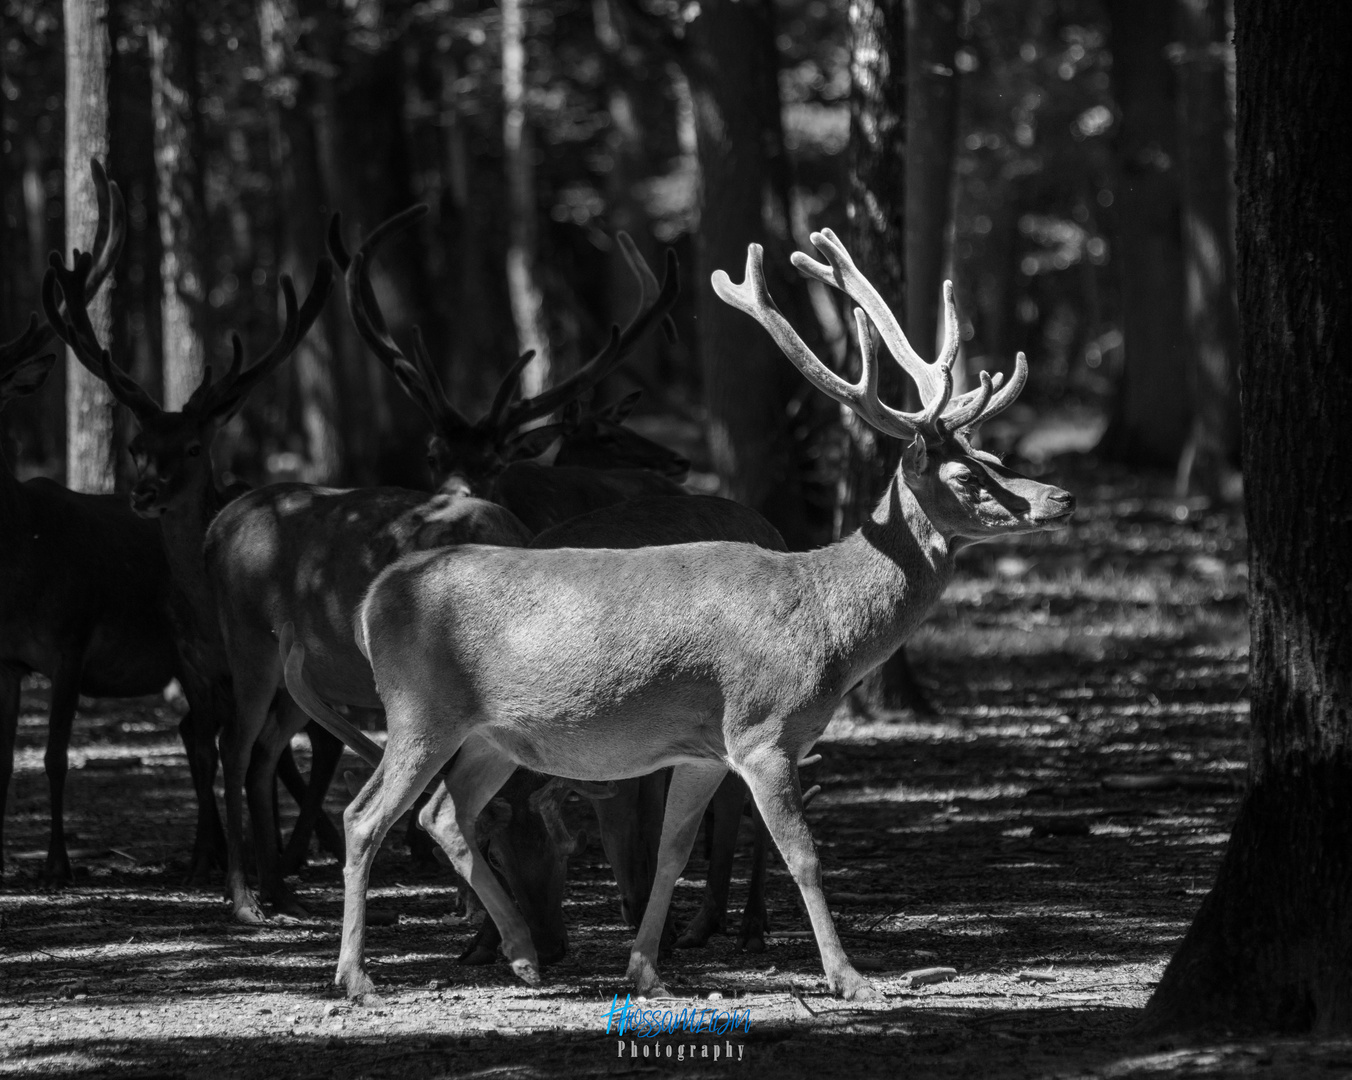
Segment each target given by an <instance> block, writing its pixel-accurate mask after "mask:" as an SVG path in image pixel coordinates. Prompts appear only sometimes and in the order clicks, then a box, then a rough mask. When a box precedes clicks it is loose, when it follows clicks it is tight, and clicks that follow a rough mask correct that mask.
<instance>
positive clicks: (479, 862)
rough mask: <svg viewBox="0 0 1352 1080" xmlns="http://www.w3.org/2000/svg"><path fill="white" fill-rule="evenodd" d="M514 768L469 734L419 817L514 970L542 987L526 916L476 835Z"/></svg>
mask: <svg viewBox="0 0 1352 1080" xmlns="http://www.w3.org/2000/svg"><path fill="white" fill-rule="evenodd" d="M515 771H516V763H515V762H513V761H511V760H510V759H509V758H505V757H503V756H502V753H501V751H499V750H498V749H497V748H495V747H493V746H490V745H488V744H487V743H484V742H482V741H480V740H477V739H474V738H471V739H469V740H468V741H467V742H466V743H465V744H464V745H463V746H462V747H460V751H459V753H458V754H457V755H456V758H455V761H454V763H453V764H452V765H451V769H450V772H449V773H447V775H446V777H445V779H444V780H442V782H441V783H440V784H439V785H437V788H436V790H434V791H433V792H432V797H431V798H430V799H429V800H428V801H427V805H426V806H424V807H423V808H422V811H421V812H420V813H419V815H418V820H419V821H420V822H421V823H422V826H423V828H424V829H426V830H427V832H428V834H429V835H430V836H431V837H432V839H434V840H435V841H436V842H437V843H438V844H440V845H441V849H442V850H443V851H444V852H446V855H447V857H448V858H449V859H450V860H451V865H452V866H454V867H455V870H456V873H458V874H459V875H460V876H461V877H463V878H464V879H465V880H466V881H468V882H469V886H470V888H471V889H473V890H474V893H475V895H476V896H478V897H479V899H480V900H481V901H482V902H483V905H484V907H485V908H487V909H488V913H489V915H491V916H492V917H493V923H494V925H495V926H496V927H497V928H498V933H499V934H501V935H502V948H503V952H505V953H506V954H507V960H508V962H510V963H511V965H512V970H513V971H514V972H516V974H517V976H518V977H519V978H520V979H522V980H523V981H524V982H526V983H527V984H528V985H530V986H538V985H539V983H540V965H539V959H538V957H537V955H536V951H535V943H534V942H533V941H531V936H530V930H529V928H527V926H526V920H525V919H524V918H523V917H522V915H521V910H520V909H519V908H518V907H517V906H516V902H515V901H514V900H513V899H512V898H511V896H509V895H508V893H507V890H506V889H504V888H503V887H502V883H501V882H500V881H498V878H497V875H496V874H494V873H493V869H492V867H490V866H489V865H488V861H487V860H486V859H485V858H484V857H483V854H482V853H481V852H480V851H479V845H478V842H477V839H476V836H475V821H476V819H477V818H478V816H479V812H480V811H481V810H483V808H484V807H485V806H487V805H488V800H489V799H491V798H492V797H493V796H494V795H495V794H497V791H498V789H499V788H500V787H502V785H503V784H505V783H506V782H507V778H508V777H510V776H511V775H512V773H513V772H515Z"/></svg>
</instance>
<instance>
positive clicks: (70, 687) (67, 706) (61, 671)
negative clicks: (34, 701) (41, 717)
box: [42, 649, 81, 888]
mask: <svg viewBox="0 0 1352 1080" xmlns="http://www.w3.org/2000/svg"><path fill="white" fill-rule="evenodd" d="M80 659H81V657H80V653H79V651H77V650H74V649H72V650H70V651H68V652H65V653H63V654H62V655H61V658H60V660H58V661H57V665H56V670H55V671H54V672H53V674H52V708H51V713H50V715H49V717H48V720H47V753H46V754H45V755H44V756H43V765H44V767H45V768H46V770H47V786H48V789H49V790H50V792H51V800H52V833H51V839H50V840H49V841H48V844H47V862H46V864H45V865H44V866H43V869H42V881H43V882H44V883H45V884H47V885H50V886H52V887H53V888H60V887H61V886H62V885H69V884H70V881H71V873H70V858H69V857H68V856H67V854H66V822H65V815H66V766H67V751H68V750H69V748H70V732H71V727H72V725H73V724H74V723H75V707H76V706H77V705H78V704H79V703H80Z"/></svg>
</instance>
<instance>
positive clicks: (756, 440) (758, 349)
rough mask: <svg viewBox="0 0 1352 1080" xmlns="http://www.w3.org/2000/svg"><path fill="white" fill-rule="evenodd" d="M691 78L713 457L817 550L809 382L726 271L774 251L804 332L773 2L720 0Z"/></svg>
mask: <svg viewBox="0 0 1352 1080" xmlns="http://www.w3.org/2000/svg"><path fill="white" fill-rule="evenodd" d="M689 42H690V53H689V55H688V56H686V58H685V61H686V76H687V78H688V79H689V80H690V89H691V95H692V97H693V99H694V110H695V130H696V141H697V147H698V150H697V152H698V156H699V166H700V219H699V232H698V235H697V237H696V272H695V274H694V275H693V276H694V280H695V287H696V289H697V290H698V292H697V295H696V298H695V307H696V311H697V313H698V318H699V350H700V361H701V365H702V368H703V373H704V400H705V403H706V405H707V407H708V411H709V432H708V439H709V449H710V452H711V455H712V457H713V462H714V467H715V469H716V470H717V472H718V476H719V480H720V483H721V485H722V493H723V494H724V495H726V496H728V497H729V498H733V499H736V500H738V501H739V502H743V503H746V504H747V505H748V506H751V507H753V508H755V509H756V510H759V511H760V512H761V513H762V514H764V515H765V516H766V517H767V518H768V519H769V520H770V521H771V522H773V523H774V525H775V527H776V528H778V529H779V531H780V533H781V534H783V536H784V539H785V541H786V542H787V543H788V545H789V547H790V548H803V547H807V546H809V545H810V544H811V542H812V537H811V533H810V530H809V525H808V522H807V515H806V510H805V506H804V502H803V489H802V483H801V481H800V478H799V475H798V472H797V470H796V467H795V463H794V447H793V443H792V433H791V431H790V429H789V423H788V418H787V414H786V406H787V404H788V401H789V399H790V397H791V396H792V395H793V394H794V393H795V392H796V391H797V390H799V389H800V388H801V378H800V377H799V376H798V374H797V372H796V371H795V370H794V369H793V367H792V366H791V365H790V364H789V362H788V361H787V360H785V359H784V357H783V356H782V355H781V354H780V352H779V350H778V349H777V348H776V347H775V345H774V343H773V342H772V341H771V340H770V338H769V336H768V335H767V334H766V333H765V332H764V331H763V330H762V329H761V328H760V327H759V326H758V325H756V323H755V321H754V320H752V319H748V318H747V317H746V316H745V315H743V314H742V313H741V312H739V311H735V310H733V309H732V308H731V307H729V306H728V305H727V304H725V303H723V302H722V301H721V300H719V299H718V298H717V297H716V296H715V295H714V292H713V289H712V288H711V287H710V285H709V275H710V274H711V273H712V272H713V271H714V270H715V269H723V270H726V271H728V273H730V274H731V275H732V276H733V277H734V279H737V280H740V279H741V276H742V267H743V266H745V264H746V249H747V244H749V243H751V242H752V241H755V242H757V243H761V244H764V245H765V248H766V253H765V270H766V277H767V279H768V281H769V285H770V291H771V294H772V295H773V296H774V297H775V300H776V302H777V303H778V304H779V305H780V307H781V308H782V309H783V310H784V312H785V314H786V315H787V316H788V317H789V319H790V321H792V322H793V323H794V325H795V326H798V327H802V328H805V329H806V327H807V325H808V318H807V317H806V316H804V317H801V318H798V317H795V315H796V314H800V313H801V312H802V311H803V310H804V308H803V305H804V304H805V303H806V291H805V289H804V288H803V285H802V280H801V279H800V278H799V277H798V275H797V273H796V272H794V271H793V270H792V268H791V267H790V265H789V259H788V256H789V252H790V250H791V249H790V244H791V239H790V236H789V214H788V195H789V185H788V161H787V158H786V155H785V152H784V134H783V123H782V120H781V117H780V99H779V81H778V80H779V56H778V52H777V49H776V45H775V24H774V9H773V5H772V4H771V3H770V0H739V2H734V0H708V2H706V3H704V4H702V5H701V7H700V9H699V17H698V18H696V19H695V20H694V21H693V22H692V23H691V24H690V27H689Z"/></svg>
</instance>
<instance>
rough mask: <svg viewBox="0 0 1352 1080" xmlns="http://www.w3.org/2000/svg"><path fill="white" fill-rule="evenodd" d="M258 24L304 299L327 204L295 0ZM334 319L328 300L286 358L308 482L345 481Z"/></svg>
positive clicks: (284, 203) (285, 237)
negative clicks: (300, 58) (298, 51)
mask: <svg viewBox="0 0 1352 1080" xmlns="http://www.w3.org/2000/svg"><path fill="white" fill-rule="evenodd" d="M258 25H259V37H260V40H261V42H262V49H263V67H264V71H265V72H266V73H267V77H268V98H269V103H270V105H271V109H270V113H271V115H270V117H269V121H270V126H271V129H272V159H273V169H274V170H275V172H274V174H275V175H276V176H277V178H278V188H279V190H280V195H281V200H280V201H281V213H280V214H279V215H278V217H279V221H278V234H279V248H280V251H281V260H280V262H281V269H282V271H283V272H284V273H288V274H290V275H291V277H292V278H293V280H294V281H295V283H296V289H297V290H298V291H299V292H300V294H301V295H302V296H303V295H305V293H306V292H307V291H308V290H309V287H310V280H311V275H312V274H313V273H314V269H315V266H316V265H317V264H318V262H319V259H320V258H321V257H322V256H323V254H324V240H323V237H324V235H325V231H326V230H327V228H328V220H327V217H328V214H327V212H326V211H327V210H328V209H329V208H330V207H331V206H332V205H333V202H334V200H333V198H332V197H331V195H330V194H329V193H328V192H327V191H325V189H324V183H323V177H322V175H321V173H320V169H319V148H318V143H317V140H316V136H315V129H316V126H317V125H316V122H315V115H314V112H315V108H314V102H315V92H314V85H313V79H314V76H313V75H311V74H309V73H308V72H306V71H305V70H304V68H303V65H301V64H298V63H297V62H296V60H295V57H294V55H293V52H292V50H293V48H294V44H295V42H294V39H292V38H291V37H290V36H289V35H290V34H291V33H294V29H295V28H296V27H299V26H301V25H303V24H302V22H301V15H300V12H299V11H298V10H297V8H296V4H295V2H294V0H260V2H259V5H258ZM341 318H342V305H341V304H337V303H334V304H330V305H328V307H327V308H326V309H325V311H324V314H323V315H322V316H320V319H319V321H318V322H317V323H316V324H315V326H314V328H313V329H312V330H311V331H310V333H309V334H307V335H306V337H305V339H304V340H303V341H302V342H301V343H300V344H299V345H298V346H297V347H296V351H295V355H294V357H293V359H292V361H291V366H292V370H293V371H294V372H295V378H296V383H297V386H298V388H299V405H300V421H301V430H302V432H303V433H304V438H305V478H306V480H307V481H309V482H310V483H315V484H335V483H340V482H343V481H345V480H346V479H347V468H346V455H345V449H346V446H345V440H344V438H343V425H342V415H341V411H340V406H339V398H340V394H339V354H338V346H337V342H338V340H339V339H340V337H341V334H342V329H341V323H340V320H341Z"/></svg>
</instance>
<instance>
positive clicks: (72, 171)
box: [64, 0, 117, 492]
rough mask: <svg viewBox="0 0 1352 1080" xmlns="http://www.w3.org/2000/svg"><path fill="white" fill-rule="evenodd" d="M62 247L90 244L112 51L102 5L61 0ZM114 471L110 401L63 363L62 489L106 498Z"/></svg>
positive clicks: (94, 0)
mask: <svg viewBox="0 0 1352 1080" xmlns="http://www.w3.org/2000/svg"><path fill="white" fill-rule="evenodd" d="M64 11H65V37H66V246H67V247H68V248H69V247H80V248H83V249H86V250H88V249H89V248H91V247H92V246H93V244H94V233H95V228H96V226H97V223H98V201H97V199H96V198H95V195H94V178H93V176H92V174H91V173H90V170H89V162H90V159H91V158H98V159H99V160H100V161H106V160H107V158H108V83H109V77H110V65H111V62H112V47H111V42H110V38H109V33H108V0H65V3H64ZM112 286H113V281H112V279H111V278H110V279H109V281H108V282H107V283H106V284H105V285H104V287H103V288H102V289H101V290H100V291H99V295H98V296H97V297H95V298H94V299H93V300H92V301H91V302H90V304H89V317H90V320H91V321H92V323H93V326H94V330H95V332H96V333H97V334H98V336H99V340H100V341H105V342H106V341H108V340H109V335H110V334H111V332H112V300H111V293H112ZM116 471H117V460H116V450H115V441H114V429H113V398H112V395H111V394H110V393H109V391H108V388H107V387H106V386H105V385H104V384H103V381H102V380H101V379H99V378H98V376H96V375H93V374H91V373H90V372H88V371H86V370H85V369H84V368H83V367H81V366H80V363H79V361H77V360H76V359H75V356H74V355H73V354H68V356H67V358H66V484H67V486H69V487H70V488H71V489H72V490H74V491H87V492H109V491H112V490H113V484H114V480H115V476H116Z"/></svg>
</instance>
